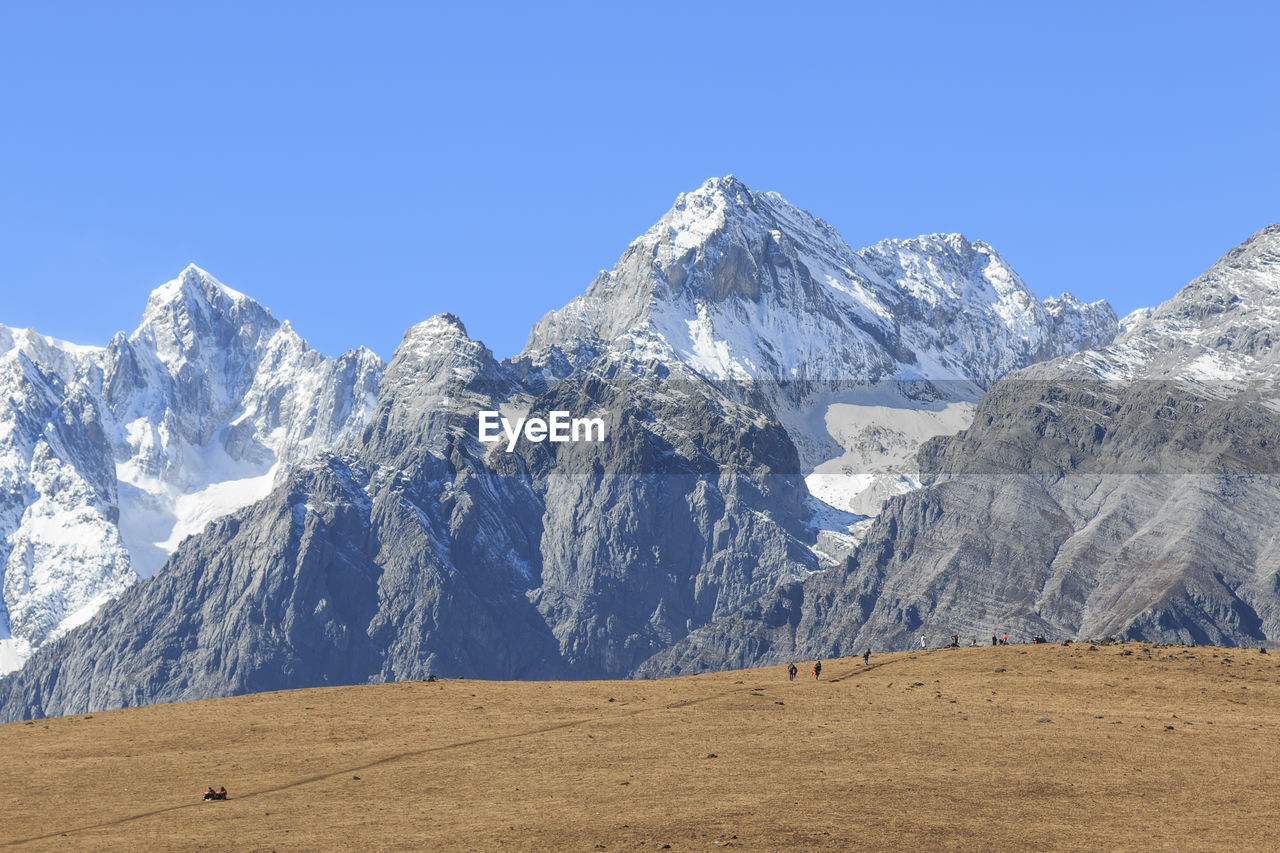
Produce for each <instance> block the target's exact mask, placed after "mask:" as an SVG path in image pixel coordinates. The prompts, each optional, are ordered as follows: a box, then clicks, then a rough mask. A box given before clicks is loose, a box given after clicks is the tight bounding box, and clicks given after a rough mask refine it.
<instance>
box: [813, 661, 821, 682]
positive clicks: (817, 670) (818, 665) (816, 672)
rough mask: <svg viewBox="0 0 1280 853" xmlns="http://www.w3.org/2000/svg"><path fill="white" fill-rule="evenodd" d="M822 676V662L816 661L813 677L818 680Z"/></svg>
mask: <svg viewBox="0 0 1280 853" xmlns="http://www.w3.org/2000/svg"><path fill="white" fill-rule="evenodd" d="M821 675H822V661H815V662H814V664H813V677H814V679H817V678H818V677H819V676H821Z"/></svg>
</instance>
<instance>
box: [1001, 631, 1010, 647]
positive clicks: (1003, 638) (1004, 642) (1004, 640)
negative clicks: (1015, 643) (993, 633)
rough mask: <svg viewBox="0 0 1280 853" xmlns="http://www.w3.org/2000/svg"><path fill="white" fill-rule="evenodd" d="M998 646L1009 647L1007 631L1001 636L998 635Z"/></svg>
mask: <svg viewBox="0 0 1280 853" xmlns="http://www.w3.org/2000/svg"><path fill="white" fill-rule="evenodd" d="M1000 645H1002V646H1007V645H1009V632H1008V631H1005V632H1004V633H1003V634H1001V635H1000Z"/></svg>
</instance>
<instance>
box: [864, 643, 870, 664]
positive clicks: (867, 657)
mask: <svg viewBox="0 0 1280 853" xmlns="http://www.w3.org/2000/svg"><path fill="white" fill-rule="evenodd" d="M869 663H871V647H870V646H867V650H866V651H865V652H863V653H862V665H863V666H866V665H867V664H869Z"/></svg>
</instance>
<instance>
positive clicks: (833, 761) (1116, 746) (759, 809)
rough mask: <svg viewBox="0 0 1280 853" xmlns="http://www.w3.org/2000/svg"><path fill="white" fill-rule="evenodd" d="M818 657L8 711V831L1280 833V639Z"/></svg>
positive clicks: (962, 838) (947, 846)
mask: <svg viewBox="0 0 1280 853" xmlns="http://www.w3.org/2000/svg"><path fill="white" fill-rule="evenodd" d="M798 663H800V666H801V675H800V676H799V677H797V679H796V680H795V681H794V682H789V681H788V680H787V678H786V675H785V673H784V672H783V668H782V667H781V666H778V667H771V668H768V669H756V670H745V671H739V672H725V673H718V674H714V675H704V676H695V677H687V678H674V679H665V680H658V681H639V682H617V681H609V682H559V683H537V682H480V681H468V680H461V679H458V680H453V679H450V680H442V681H438V682H411V683H401V684H387V685H377V686H361V687H337V688H324V689H316V690H297V691H286V692H279V693H267V694H258V695H253V696H242V697H236V698H233V699H218V700H210V701H202V702H188V703H180V704H174V705H163V706H154V707H148V708H138V709H130V710H124V711H109V712H100V713H95V714H89V715H78V716H74V717H61V718H56V719H46V720H37V721H34V722H29V723H12V724H8V725H4V726H0V784H2V785H3V789H4V791H5V798H4V799H5V800H6V801H7V804H6V807H5V808H4V809H3V811H0V848H3V849H23V850H130V851H132V850H144V851H145V850H281V851H284V850H308V851H310V850H500V849H511V850H583V851H594V850H644V851H656V850H666V849H670V850H720V849H740V850H786V849H795V850H816V849H837V850H842V849H873V850H875V849H884V850H894V849H910V848H920V849H942V850H1109V851H1110V850H1124V849H1130V850H1152V849H1169V850H1208V849H1222V850H1280V786H1278V785H1277V781H1278V780H1277V776H1278V774H1280V654H1277V653H1275V652H1271V653H1269V654H1262V653H1259V652H1258V651H1257V650H1256V649H1255V650H1246V649H1219V648H1210V647H1181V646H1154V645H1146V644H1127V645H1124V646H1117V645H1100V646H1096V647H1093V648H1091V647H1090V645H1089V644H1088V643H1083V644H1079V643H1077V644H1072V645H1070V646H1062V645H1041V646H1002V647H998V648H991V647H982V648H965V649H948V650H931V651H920V652H903V653H895V654H884V655H874V656H873V657H872V659H871V665H870V666H864V665H863V663H862V659H861V658H858V659H846V660H832V661H826V662H825V669H824V670H823V677H822V679H821V680H819V681H816V682H815V680H814V679H813V678H812V677H811V676H809V675H808V672H809V665H810V664H811V662H798ZM207 785H213V786H214V787H217V786H218V785H226V786H227V788H228V789H229V790H230V793H231V799H230V800H228V801H227V802H215V803H204V802H201V801H200V793H201V791H203V790H204V788H205V786H207Z"/></svg>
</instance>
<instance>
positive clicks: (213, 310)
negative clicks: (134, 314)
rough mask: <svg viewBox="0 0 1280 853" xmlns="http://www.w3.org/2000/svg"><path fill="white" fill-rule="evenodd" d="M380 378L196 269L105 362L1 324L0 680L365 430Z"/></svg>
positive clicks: (102, 350)
mask: <svg viewBox="0 0 1280 853" xmlns="http://www.w3.org/2000/svg"><path fill="white" fill-rule="evenodd" d="M382 367H383V365H382V362H381V361H380V360H379V359H378V358H377V357H376V356H375V355H373V353H371V352H369V351H367V350H359V351H353V352H350V353H347V354H345V355H343V356H342V357H340V358H339V359H336V360H334V359H328V358H325V357H324V356H322V355H321V354H319V353H317V352H315V351H313V350H311V349H309V348H308V347H307V345H306V343H305V341H303V340H302V339H301V338H299V337H298V336H297V334H296V333H295V332H294V331H293V329H292V327H291V326H290V325H289V324H288V323H287V322H285V323H281V322H279V321H278V320H276V319H275V318H274V317H272V316H271V314H270V312H269V311H267V310H266V309H265V308H263V307H262V306H261V305H259V304H258V303H256V302H254V301H253V300H251V299H249V298H248V297H246V296H244V295H243V294H241V293H239V292H237V291H234V290H232V289H231V288H228V287H226V286H225V285H223V284H221V283H220V282H218V281H217V280H216V279H214V278H213V277H212V276H210V275H209V274H208V273H206V272H204V271H203V270H200V269H199V268H197V267H194V266H191V267H188V268H187V269H186V270H184V271H183V272H182V274H181V275H179V276H178V278H176V279H174V280H173V281H170V282H168V283H167V284H165V285H162V286H161V287H159V288H157V289H156V290H155V291H154V292H153V293H152V294H151V296H150V298H149V299H148V301H147V306H146V310H145V311H144V313H143V317H142V321H141V323H140V324H139V326H138V328H137V329H136V330H135V331H134V332H133V333H132V334H131V335H128V336H126V335H125V334H124V333H120V334H117V335H116V336H115V337H114V338H112V339H111V341H110V342H109V343H108V344H107V346H105V347H86V346H77V345H73V344H68V343H65V342H62V341H56V340H53V339H50V338H45V337H42V336H40V335H38V334H36V333H34V332H32V331H30V330H11V329H7V328H3V327H0V376H3V377H7V378H5V379H3V380H0V382H3V388H4V391H5V400H6V402H7V406H6V408H5V409H3V410H0V446H3V454H2V455H0V483H3V485H4V491H5V497H4V500H3V503H2V504H0V534H2V537H0V568H3V591H4V594H3V601H4V613H5V614H6V616H7V618H6V619H5V623H4V624H3V625H0V627H2V628H3V629H4V630H5V634H4V635H3V636H0V664H3V669H4V670H5V671H7V670H10V669H12V668H14V667H15V666H16V665H17V664H18V663H20V662H21V659H22V658H23V657H25V655H26V654H28V653H29V652H30V651H31V650H32V649H34V648H37V647H38V646H39V645H40V644H41V643H42V642H44V641H45V640H46V639H48V638H49V637H50V636H52V635H54V634H56V633H58V632H60V631H65V630H66V629H68V628H70V627H72V626H73V625H75V624H77V623H78V622H80V621H83V620H84V619H87V618H88V617H89V616H91V615H92V614H93V612H95V611H96V610H97V608H98V607H100V606H101V604H102V603H103V602H104V601H106V600H109V599H110V598H112V597H114V596H116V595H118V594H119V593H120V592H121V591H122V590H123V589H124V588H125V587H126V586H128V585H129V584H130V583H132V582H133V581H134V580H135V579H136V576H137V575H142V576H149V575H150V574H153V573H154V572H155V570H156V569H157V568H159V565H160V564H161V562H163V560H164V559H165V558H166V557H167V556H168V555H169V553H171V552H172V551H173V550H174V548H175V547H176V546H177V544H178V543H179V542H180V541H181V540H182V539H183V538H184V537H185V536H186V535H187V534H189V533H191V532H194V531H196V530H199V529H200V528H201V527H202V526H203V525H204V524H205V523H207V522H208V521H210V520H212V519H214V518H217V517H219V516H221V515H223V514H225V513H226V512H228V511H230V510H232V509H235V508H237V507H240V506H243V505H245V504H247V503H251V502H253V501H255V500H257V499H258V498H260V497H262V496H263V495H265V494H266V492H267V491H268V490H269V489H270V487H271V484H272V482H273V480H274V478H275V477H276V475H277V474H279V473H280V471H281V469H282V468H283V467H287V466H288V465H290V464H293V463H294V462H297V461H301V460H302V459H304V458H306V457H307V456H309V455H312V454H313V453H315V452H318V451H320V450H322V449H325V448H328V447H330V446H332V445H333V444H335V443H336V442H337V441H339V440H340V439H341V438H342V437H344V436H345V435H346V434H347V433H348V432H350V431H351V430H353V429H358V428H359V427H360V426H362V425H363V422H364V420H365V419H366V418H367V416H368V413H369V410H370V407H371V403H372V394H373V391H374V390H375V389H376V386H377V382H378V379H379V377H380V375H381V372H382Z"/></svg>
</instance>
